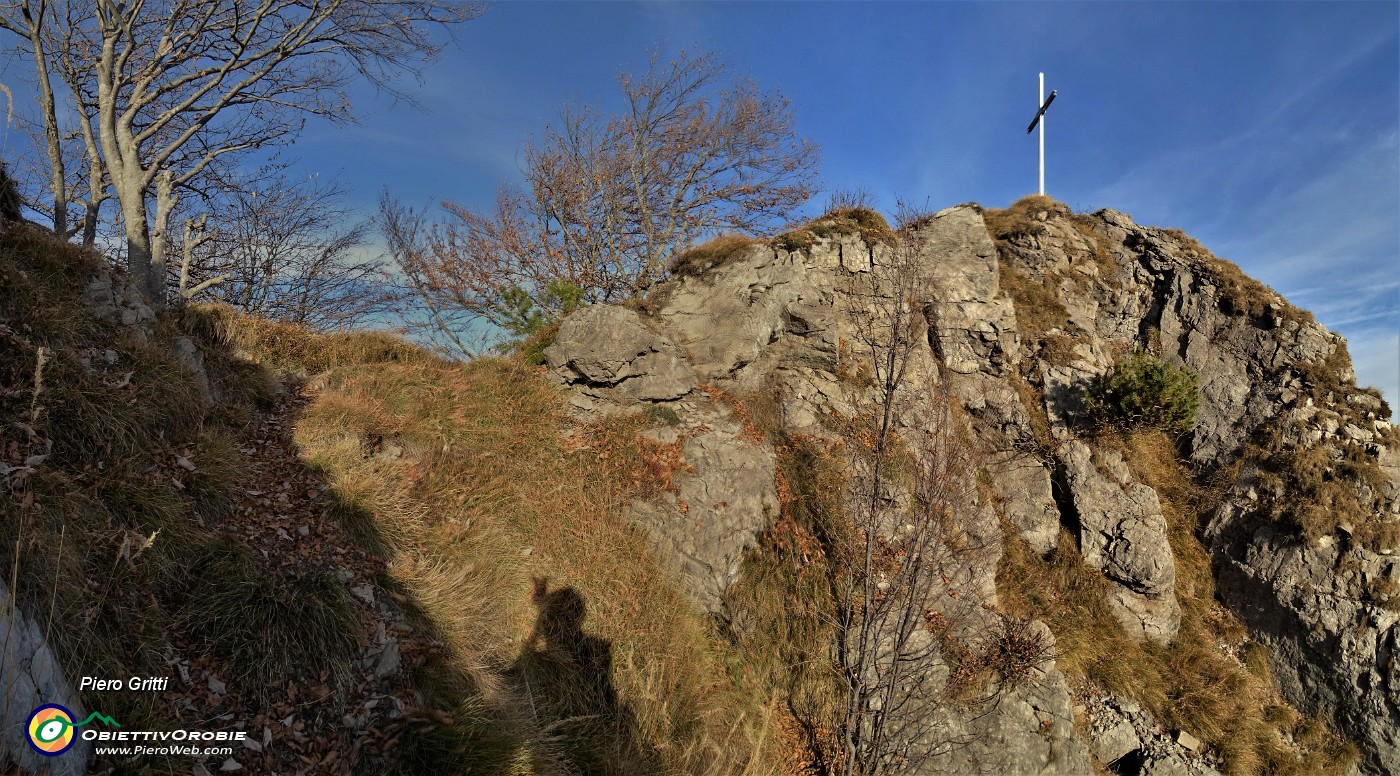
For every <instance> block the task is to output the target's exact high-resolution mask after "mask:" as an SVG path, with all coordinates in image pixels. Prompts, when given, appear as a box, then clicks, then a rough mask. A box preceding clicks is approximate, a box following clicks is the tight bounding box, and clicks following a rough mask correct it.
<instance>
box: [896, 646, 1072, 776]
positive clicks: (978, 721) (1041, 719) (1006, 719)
mask: <svg viewBox="0 0 1400 776" xmlns="http://www.w3.org/2000/svg"><path fill="white" fill-rule="evenodd" d="M1032 626H1033V627H1035V628H1036V629H1037V631H1038V632H1039V634H1040V636H1041V637H1042V638H1044V639H1046V641H1047V643H1049V644H1052V645H1053V643H1054V641H1053V637H1052V636H1051V635H1050V629H1049V628H1047V627H1045V625H1044V623H1040V622H1034V623H1032ZM943 713H944V714H949V715H950V716H952V719H951V720H950V721H949V729H948V731H947V733H946V734H945V735H946V736H947V737H948V739H949V740H952V741H959V742H963V743H962V744H961V745H958V746H953V747H951V751H949V752H948V753H946V754H945V755H943V756H941V757H937V758H935V759H934V760H933V761H931V762H929V763H926V764H925V765H924V767H923V768H922V769H921V770H920V771H919V772H920V773H928V774H987V775H988V776H990V775H991V774H1013V773H1014V774H1028V775H1029V774H1041V775H1042V776H1050V775H1051V774H1062V775H1063V776H1079V775H1080V774H1086V773H1092V772H1093V768H1092V766H1091V765H1090V762H1089V749H1088V747H1087V746H1085V744H1084V742H1083V741H1081V740H1080V739H1079V736H1078V735H1077V734H1076V733H1075V730H1074V711H1073V704H1072V702H1071V699H1070V694H1069V687H1068V686H1067V685H1066V684H1065V679H1064V675H1063V674H1061V673H1060V670H1059V669H1058V668H1057V667H1056V666H1055V663H1054V661H1053V660H1052V661H1047V662H1046V663H1044V664H1042V665H1041V666H1040V667H1039V668H1038V669H1035V670H1034V671H1032V675H1031V676H1030V677H1029V678H1027V680H1026V681H1025V682H1024V683H1023V684H1021V685H1020V686H1018V687H1016V688H1015V689H1013V690H1011V691H1010V692H1007V693H1006V694H1004V695H1003V696H1002V697H1001V698H1000V700H998V702H997V704H996V706H995V707H993V708H992V709H991V710H990V711H988V712H986V713H975V714H972V715H971V716H970V718H968V717H960V716H958V712H955V711H944V712H943Z"/></svg>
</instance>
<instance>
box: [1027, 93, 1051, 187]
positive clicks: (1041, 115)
mask: <svg viewBox="0 0 1400 776" xmlns="http://www.w3.org/2000/svg"><path fill="white" fill-rule="evenodd" d="M1054 101H1055V91H1054V90H1053V89H1052V90H1051V91H1050V98H1049V99H1046V98H1045V74H1044V73H1041V74H1040V101H1039V105H1040V110H1038V111H1036V112H1035V118H1033V119H1031V125H1030V126H1029V127H1026V134H1027V135H1029V134H1030V133H1031V132H1034V131H1035V127H1036V125H1037V124H1039V125H1040V195H1041V196H1042V197H1043V196H1045V109H1046V108H1048V107H1050V103H1052V102H1054Z"/></svg>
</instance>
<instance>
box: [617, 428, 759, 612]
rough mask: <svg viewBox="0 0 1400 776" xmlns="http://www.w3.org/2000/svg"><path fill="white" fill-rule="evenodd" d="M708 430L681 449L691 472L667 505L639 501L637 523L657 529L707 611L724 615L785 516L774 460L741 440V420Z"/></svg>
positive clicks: (665, 553) (659, 543) (660, 543)
mask: <svg viewBox="0 0 1400 776" xmlns="http://www.w3.org/2000/svg"><path fill="white" fill-rule="evenodd" d="M707 425H711V426H713V428H709V429H708V430H704V431H698V432H697V433H695V434H694V435H691V436H688V437H687V438H686V439H685V441H684V443H683V444H682V447H681V450H682V452H683V453H684V455H685V460H686V462H687V463H688V464H689V465H690V471H689V472H683V473H681V474H678V475H677V476H676V492H675V493H674V494H670V493H668V494H666V496H665V497H664V499H663V500H662V501H661V502H660V503H651V502H637V503H635V504H633V505H632V506H631V515H630V517H631V519H632V520H633V522H636V523H638V524H640V525H642V526H645V527H646V528H647V529H649V531H650V533H651V536H652V538H653V540H654V543H655V545H656V549H657V552H658V553H659V554H661V555H662V557H670V558H671V559H672V563H671V564H669V565H670V566H671V567H672V568H675V569H677V571H678V572H679V576H680V579H681V583H682V585H683V586H684V587H685V589H686V590H687V591H688V592H689V593H690V594H691V595H692V596H694V597H695V599H696V600H697V601H699V602H700V603H701V604H702V605H703V606H704V607H705V608H706V609H708V610H709V611H711V612H713V613H720V611H721V596H722V595H723V594H724V591H725V590H727V589H729V586H730V585H732V584H734V582H736V581H737V580H738V579H739V566H740V564H741V563H742V561H743V557H744V550H745V549H746V548H747V547H748V546H749V545H750V544H751V543H752V541H753V537H754V536H755V535H757V534H758V533H760V532H761V531H762V530H763V529H764V528H766V527H768V525H769V523H771V522H772V520H773V519H774V518H775V517H776V516H777V514H778V494H777V491H776V490H775V488H774V486H773V456H772V455H771V454H770V453H769V452H768V451H766V450H764V449H762V448H760V447H758V446H757V445H755V444H753V443H751V442H747V441H745V440H743V439H742V438H741V434H742V429H741V428H739V427H738V425H737V424H736V423H734V422H733V421H726V420H725V419H722V418H717V417H716V418H712V419H710V423H708V424H707Z"/></svg>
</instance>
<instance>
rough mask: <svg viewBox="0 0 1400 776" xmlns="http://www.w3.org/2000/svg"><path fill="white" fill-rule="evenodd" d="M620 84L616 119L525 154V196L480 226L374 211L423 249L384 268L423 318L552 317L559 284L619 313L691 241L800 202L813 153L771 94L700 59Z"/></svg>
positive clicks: (577, 124) (656, 65)
mask: <svg viewBox="0 0 1400 776" xmlns="http://www.w3.org/2000/svg"><path fill="white" fill-rule="evenodd" d="M620 82H621V85H622V90H623V94H624V96H625V105H626V107H625V109H624V111H623V112H622V113H621V114H620V115H616V116H612V117H609V118H604V117H603V116H601V115H599V114H598V113H597V112H596V111H594V110H592V109H589V108H588V107H586V106H585V107H570V108H566V109H565V110H564V111H563V113H562V114H561V116H560V119H559V123H558V125H557V126H551V127H549V128H547V129H546V131H545V133H544V137H543V139H542V140H541V141H539V142H538V143H535V142H532V143H530V144H529V145H527V146H526V148H525V149H524V175H525V180H526V187H525V188H524V189H520V188H515V187H504V188H502V189H501V191H500V192H499V194H498V196H497V199H496V205H495V207H494V209H492V210H491V211H490V212H483V211H478V210H474V209H472V208H469V207H466V206H463V205H459V204H454V203H451V202H447V203H444V205H443V207H444V209H445V210H446V212H447V215H448V221H447V222H446V223H444V224H437V225H432V224H428V223H426V222H425V221H424V220H423V219H422V214H421V213H419V214H416V216H415V217H416V218H417V223H416V224H415V225H414V226H415V228H412V229H410V228H406V227H407V225H405V224H397V225H396V224H394V223H393V222H392V220H391V219H393V218H402V217H405V216H408V215H410V214H411V213H412V212H413V211H411V210H409V209H407V208H404V207H403V206H401V205H398V204H397V203H395V202H393V200H391V199H388V200H386V202H385V207H384V208H383V213H382V219H383V220H384V221H385V222H386V223H385V228H386V230H388V231H391V232H394V233H397V234H399V235H401V236H402V235H406V234H409V233H415V234H416V236H417V237H419V238H421V241H420V242H419V243H417V244H414V245H408V244H404V245H402V246H401V247H402V248H403V249H404V250H402V251H399V252H397V253H396V259H397V260H398V262H399V265H400V269H401V270H402V271H403V273H404V274H405V275H406V276H407V277H408V278H409V279H410V281H411V283H412V285H413V286H414V287H415V288H416V289H417V290H418V292H419V295H420V298H419V301H420V304H421V306H422V307H423V309H424V311H426V312H427V313H428V314H429V317H433V318H435V319H438V320H442V321H444V322H446V321H447V320H448V318H451V317H461V318H465V319H469V320H470V319H477V320H484V321H487V322H490V323H492V324H495V325H497V326H502V325H506V326H508V325H509V324H510V322H511V321H512V320H513V318H514V316H515V315H516V314H517V312H518V310H519V309H520V307H521V306H522V305H525V306H533V307H536V308H539V309H540V310H543V311H545V312H547V313H552V314H557V313H558V311H559V309H558V308H559V305H560V304H561V300H560V298H559V297H560V296H561V294H560V293H559V289H560V284H565V285H567V286H568V287H570V288H573V289H577V290H578V291H579V292H580V293H581V295H582V297H583V299H582V300H583V301H585V302H605V301H615V300H619V299H624V298H626V297H628V296H630V295H632V294H635V293H637V292H639V291H641V290H643V289H645V288H647V287H648V286H650V285H651V284H652V283H654V282H655V281H657V280H658V279H660V278H661V277H663V276H664V274H665V272H666V267H667V263H668V261H669V260H670V258H671V257H672V256H674V255H675V254H676V253H678V252H679V251H681V250H684V249H685V248H687V247H689V246H690V245H691V244H692V243H694V242H695V241H696V240H697V239H698V238H699V237H701V236H704V235H708V234H710V233H714V232H717V231H721V230H732V231H757V230H763V229H765V228H767V227H768V226H770V225H772V224H775V223H779V222H781V221H783V220H784V219H785V218H786V216H787V215H788V214H789V213H790V212H791V211H792V210H793V209H794V208H796V207H797V206H799V205H801V204H802V203H803V202H805V201H806V200H807V199H808V198H809V197H810V196H811V194H812V192H813V186H814V180H815V169H816V163H817V157H816V153H815V149H814V148H813V146H812V145H811V144H810V143H808V142H806V141H804V140H800V139H799V138H798V137H797V136H796V133H795V130H794V123H793V122H794V120H793V114H792V111H791V106H790V105H789V103H788V101H787V100H785V99H783V98H782V97H781V96H780V95H779V94H778V93H776V92H763V91H760V90H759V88H758V87H757V86H756V85H755V84H754V83H753V82H752V81H750V80H746V79H738V80H735V79H733V78H732V77H731V75H730V73H729V71H728V70H727V68H726V67H725V66H724V65H723V63H721V62H720V61H719V60H718V59H717V58H716V57H715V56H714V55H712V54H707V53H688V54H683V55H681V56H679V57H678V58H676V59H674V60H672V61H669V62H665V61H662V60H660V59H659V58H658V57H656V56H653V57H652V60H651V64H650V67H649V69H648V71H647V72H646V73H645V74H644V75H642V76H641V77H633V76H629V75H623V76H622V77H621V78H620ZM563 296H567V295H563Z"/></svg>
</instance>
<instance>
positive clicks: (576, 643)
mask: <svg viewBox="0 0 1400 776" xmlns="http://www.w3.org/2000/svg"><path fill="white" fill-rule="evenodd" d="M531 600H532V601H533V603H534V605H535V608H536V610H537V615H536V619H535V627H534V630H533V632H532V633H531V634H530V637H529V639H528V640H527V641H526V642H525V645H524V647H523V648H522V649H521V652H520V656H519V658H517V659H516V661H515V664H514V666H512V669H511V675H512V676H514V677H516V679H517V680H518V681H519V682H520V683H521V685H522V689H523V690H524V691H525V693H526V694H527V696H528V697H529V700H530V707H531V713H532V714H534V716H535V719H536V722H537V724H538V725H539V726H540V728H541V730H542V732H544V733H545V734H546V735H547V736H548V737H550V738H553V739H554V740H556V741H558V742H559V743H560V745H561V746H560V748H561V749H562V750H563V752H564V754H565V756H566V757H567V759H569V760H570V761H572V765H573V766H574V767H575V768H576V769H577V770H578V771H579V772H580V773H582V774H588V775H590V776H591V775H592V774H600V775H606V776H614V775H616V776H631V775H632V774H638V775H639V776H640V774H650V773H657V772H659V768H660V763H659V760H658V757H657V753H656V752H655V751H654V750H653V749H651V747H649V746H647V745H646V743H645V742H644V741H643V737H642V736H641V735H640V733H639V731H638V730H637V720H636V717H635V715H634V714H633V713H632V711H631V709H629V708H628V706H627V704H625V703H622V702H621V701H620V700H619V699H618V695H617V688H616V687H614V686H613V681H612V668H613V654H612V642H610V641H608V640H606V639H601V638H598V637H597V636H591V635H589V634H587V633H585V632H584V629H583V626H584V620H585V619H586V618H587V616H588V605H587V603H586V602H585V601H584V598H583V595H582V594H580V593H579V592H578V591H577V590H575V589H574V588H572V587H555V588H554V589H550V586H549V580H548V578H539V577H537V578H536V579H535V581H534V591H533V594H532V596H531Z"/></svg>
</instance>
